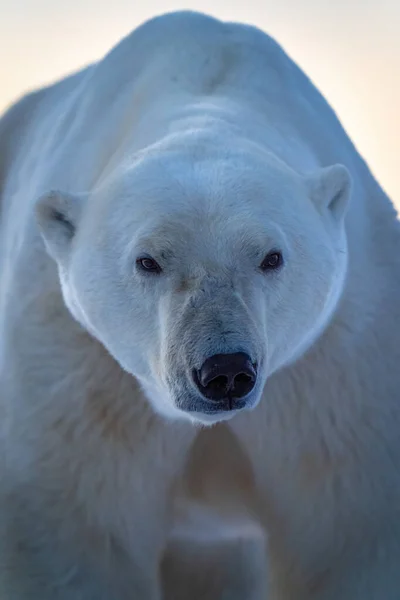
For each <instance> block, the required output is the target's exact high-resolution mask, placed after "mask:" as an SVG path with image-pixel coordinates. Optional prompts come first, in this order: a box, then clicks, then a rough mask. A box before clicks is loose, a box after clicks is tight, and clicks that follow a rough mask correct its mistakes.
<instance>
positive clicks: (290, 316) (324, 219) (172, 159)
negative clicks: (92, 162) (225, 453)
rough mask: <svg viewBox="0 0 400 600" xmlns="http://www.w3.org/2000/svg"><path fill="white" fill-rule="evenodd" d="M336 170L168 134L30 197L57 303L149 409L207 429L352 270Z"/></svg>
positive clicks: (343, 187) (305, 337) (322, 317)
mask: <svg viewBox="0 0 400 600" xmlns="http://www.w3.org/2000/svg"><path fill="white" fill-rule="evenodd" d="M350 187H351V183H350V176H349V173H348V171H347V170H346V168H345V167H343V166H341V165H333V166H329V167H325V168H319V169H317V170H316V171H315V172H313V173H311V174H307V175H304V174H301V175H300V174H298V173H297V172H295V171H293V170H292V169H290V168H289V167H288V166H287V165H286V164H284V163H282V162H281V161H280V160H279V159H277V158H276V157H275V156H274V155H272V154H271V153H269V152H267V151H266V150H265V149H263V148H260V147H259V146H257V145H255V144H252V143H249V142H245V141H243V140H241V141H240V143H236V144H234V143H229V144H225V145H224V144H221V143H219V142H218V140H213V139H212V136H211V137H207V136H201V135H198V134H195V133H193V132H192V133H191V134H190V135H187V136H186V137H185V136H183V134H179V135H177V134H175V135H172V134H171V136H170V137H167V138H166V139H164V140H163V141H162V142H159V143H157V144H154V145H153V146H151V147H149V148H147V149H146V150H145V151H142V152H140V153H139V154H136V155H135V156H133V157H132V158H131V159H127V160H126V162H125V163H124V164H120V165H119V166H118V167H117V168H116V169H115V170H114V171H113V172H112V174H111V175H110V176H109V177H108V178H107V179H106V180H105V182H104V183H103V184H102V185H101V186H99V187H98V188H96V189H95V190H93V191H92V192H90V193H88V194H85V195H71V194H67V193H63V192H58V191H57V192H52V193H49V194H47V195H45V196H44V197H42V198H41V199H40V200H39V201H38V203H37V217H38V222H39V227H40V230H41V233H42V236H43V238H44V241H45V245H46V247H47V250H48V252H49V254H50V255H51V256H52V257H53V258H54V259H55V261H56V262H57V265H58V271H59V276H60V282H61V288H62V293H63V297H64V300H65V304H66V306H67V307H68V309H69V310H70V312H71V313H72V315H73V316H74V317H75V319H76V320H78V321H79V323H80V324H81V325H82V326H83V327H84V328H86V329H87V330H88V331H89V332H90V333H91V334H92V335H93V336H94V337H96V338H97V339H98V340H99V341H100V342H101V343H102V344H103V345H104V346H105V347H106V348H107V349H108V350H109V352H110V353H111V354H112V356H114V358H115V359H116V360H117V361H118V362H119V363H120V365H121V366H122V367H123V368H124V369H125V370H126V371H128V372H129V373H131V374H132V375H133V376H135V377H136V378H137V379H138V380H139V382H140V383H141V385H142V387H143V389H144V392H145V394H146V395H147V398H148V400H149V401H150V402H151V403H152V405H153V407H154V408H155V410H156V411H157V412H159V413H162V414H164V415H166V416H168V417H171V418H180V417H181V418H182V417H183V418H188V419H190V420H192V421H195V422H201V423H214V422H217V421H220V420H223V419H227V418H230V417H232V416H234V415H235V414H237V413H238V412H239V411H242V410H245V409H250V408H252V407H254V406H255V405H257V403H258V402H259V401H260V398H261V396H262V391H263V387H264V385H265V382H266V380H267V378H268V377H270V376H271V375H272V374H273V373H274V372H275V371H276V370H278V369H281V368H282V367H284V366H285V365H288V364H290V363H292V362H293V361H295V360H296V359H297V358H298V357H299V356H301V355H302V354H303V353H304V352H305V351H306V350H307V348H309V346H310V345H311V344H312V343H313V342H314V341H315V340H316V338H318V337H319V336H320V334H321V333H322V332H323V330H324V328H325V327H326V326H327V324H328V321H329V320H330V318H331V316H332V314H333V312H334V310H335V307H336V305H337V303H338V300H339V298H340V296H341V293H342V289H343V285H344V280H345V275H346V267H347V246H346V237H345V231H344V223H343V222H344V215H345V212H346V206H347V203H348V198H349V195H350Z"/></svg>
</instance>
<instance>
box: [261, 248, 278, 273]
mask: <svg viewBox="0 0 400 600" xmlns="http://www.w3.org/2000/svg"><path fill="white" fill-rule="evenodd" d="M282 264H283V257H282V253H281V252H277V251H275V250H274V252H270V253H269V254H267V256H266V257H265V258H264V260H263V261H262V263H261V265H260V269H261V270H262V271H275V270H276V269H279V267H281V266H282Z"/></svg>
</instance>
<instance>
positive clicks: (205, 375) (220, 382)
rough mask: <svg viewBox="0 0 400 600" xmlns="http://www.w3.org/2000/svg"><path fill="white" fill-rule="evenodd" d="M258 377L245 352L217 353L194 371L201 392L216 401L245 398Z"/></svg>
mask: <svg viewBox="0 0 400 600" xmlns="http://www.w3.org/2000/svg"><path fill="white" fill-rule="evenodd" d="M256 377H257V373H256V370H255V367H254V366H253V364H252V362H251V359H250V356H248V355H247V354H245V353H244V352H236V353H235V354H215V355H214V356H211V357H210V358H207V360H206V361H205V362H204V363H203V365H202V367H201V368H200V369H199V371H195V372H194V380H195V382H196V385H197V387H198V388H199V390H200V392H201V393H202V394H203V396H205V397H206V398H208V399H209V400H214V401H219V400H224V399H226V398H243V397H244V396H246V395H247V394H248V393H249V392H250V391H251V390H252V389H253V387H254V384H255V382H256Z"/></svg>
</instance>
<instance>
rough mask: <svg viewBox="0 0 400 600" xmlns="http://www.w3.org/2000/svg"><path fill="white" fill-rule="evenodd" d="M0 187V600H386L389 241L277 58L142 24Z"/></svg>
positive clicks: (369, 185) (394, 332) (71, 91)
mask: <svg viewBox="0 0 400 600" xmlns="http://www.w3.org/2000/svg"><path fill="white" fill-rule="evenodd" d="M0 181H1V218H0V228H1V229H0V265H1V279H0V398H1V404H0V410H1V419H0V422H1V430H0V431H1V446H2V447H1V454H0V455H1V457H2V462H1V481H2V486H1V490H0V509H1V510H0V514H1V517H0V540H1V542H0V596H1V597H4V598H7V600H17V599H18V600H30V599H35V600H36V599H37V598H41V599H42V600H50V598H51V599H52V600H67V599H68V600H83V599H85V600H102V599H104V600H105V599H107V600H110V599H111V598H113V599H114V598H115V599H118V600H125V599H126V600H127V599H132V598H135V599H138V600H142V599H143V600H160V599H161V598H162V597H163V596H165V595H167V597H168V598H184V597H186V598H188V597H190V598H195V597H204V595H206V597H208V598H211V597H212V596H211V594H212V593H213V592H210V595H209V596H207V591H204V590H203V585H204V578H206V579H205V580H207V579H208V578H209V577H210V578H212V577H215V580H217V579H218V576H219V574H220V575H221V577H222V579H223V583H222V584H221V585H219V584H218V585H219V588H218V591H216V592H215V590H214V592H215V593H214V596H215V597H218V598H224V597H227V595H228V597H230V598H233V597H234V596H235V590H236V596H237V597H238V598H244V597H246V599H247V598H248V599H250V597H252V598H254V600H261V599H264V600H265V599H266V598H268V600H294V599H295V600H301V599H307V600H311V599H315V600H334V599H335V600H336V599H338V598H341V599H343V600H350V599H351V600H361V599H362V600H378V599H381V598H385V600H391V599H393V600H394V599H395V598H398V595H399V590H400V570H399V569H398V557H399V553H400V521H399V519H398V518H397V517H398V506H399V501H400V435H399V431H400V422H399V421H400V405H399V399H400V392H399V387H400V374H399V367H398V363H399V359H400V351H399V344H398V323H399V322H400V301H399V300H400V289H399V288H400V280H399V275H398V274H399V268H400V265H399V262H400V232H399V225H398V222H397V219H396V213H395V210H394V208H393V206H392V205H391V203H390V201H389V199H388V198H387V197H386V196H385V194H384V192H383V191H382V189H381V188H380V186H379V185H378V183H377V182H376V181H375V179H374V178H373V176H372V174H371V172H370V170H369V169H368V167H367V165H366V164H365V162H364V161H363V160H362V158H361V157H360V155H359V154H358V152H357V151H356V149H355V148H354V146H353V144H352V143H351V141H350V140H349V138H348V136H347V135H346V133H345V131H344V130H343V128H342V127H341V125H340V123H339V121H338V119H337V118H336V116H335V115H334V113H333V111H332V109H331V108H330V107H329V105H328V104H327V103H326V102H325V100H324V99H323V98H322V97H321V95H320V94H319V93H318V91H317V90H316V88H315V87H314V86H313V85H312V83H311V82H310V81H309V80H308V79H307V78H306V76H305V75H304V74H303V73H302V71H301V70H300V69H299V68H298V67H297V66H296V65H295V64H294V63H293V62H292V60H291V59H290V58H289V57H288V56H287V55H286V54H285V53H284V52H283V50H282V49H281V48H280V47H279V46H278V45H277V44H276V43H275V42H274V41H273V40H272V39H271V38H269V37H268V36H267V35H266V34H264V33H263V32H261V31H260V30H258V29H256V28H254V27H250V26H246V25H241V24H232V23H223V22H221V21H218V20H216V19H214V18H211V17H208V16H206V15H202V14H199V13H191V12H178V13H171V14H167V15H163V16H160V17H157V18H155V19H152V20H151V21H148V22H147V23H145V24H143V25H142V26H141V27H139V28H138V29H137V30H135V31H134V32H133V33H132V34H130V35H129V36H128V37H127V38H126V39H124V40H123V41H122V42H121V43H120V44H118V45H117V46H116V47H115V48H114V49H113V50H112V51H111V52H110V53H109V54H108V55H107V56H106V57H105V58H103V59H102V60H101V61H100V62H98V63H97V64H95V65H92V66H89V67H88V68H86V69H85V70H83V71H81V72H79V73H77V74H75V75H73V76H70V77H68V78H67V79H64V80H63V81H61V82H59V83H56V84H55V85H53V86H50V87H48V88H46V89H42V90H39V91H37V92H35V93H32V94H30V95H28V96H27V97H25V98H24V99H22V100H21V101H20V102H19V103H17V104H16V105H15V106H13V107H12V108H11V109H10V110H9V111H8V112H7V113H6V114H5V115H4V117H3V118H2V120H1V121H0ZM396 282H397V283H396ZM213 534H215V536H216V537H217V538H218V535H219V538H218V539H216V541H215V543H214V541H213V540H212V538H213ZM207 536H208V537H207ZM204 540H206V542H207V544H209V545H208V546H207V544H206V545H205V546H204V544H203V542H204ZM230 540H231V541H232V543H230ZM235 544H236V545H235ZM196 548H197V550H196ZM208 548H209V550H208ZM218 548H220V549H221V554H219V553H218V552H217V549H218ZM243 549H246V551H243ZM247 549H248V550H249V552H247ZM218 557H219V560H218ZM246 557H249V560H248V564H247V565H246ZM218 563H219V564H218ZM219 568H220V570H219ZM202 569H203V571H202ZM241 569H242V571H241V573H240V570H241ZM249 572H251V573H252V577H251V578H252V579H254V581H253V582H250V583H252V584H253V585H250V586H248V588H246V585H247V583H249V582H247V583H246V581H245V580H246V573H247V574H248V573H249ZM202 573H203V582H202V581H201V578H202ZM238 576H239V579H240V578H241V581H242V583H243V586H244V588H243V589H248V591H243V589H242V590H241V588H240V585H239V584H238V586H237V587H236V584H235V590H232V589H231V588H232V586H230V582H232V581H233V580H234V578H235V577H236V578H237V577H238ZM267 577H268V579H267ZM224 578H225V579H224ZM256 580H257V581H256ZM199 582H200V583H199ZM239 583H240V582H239ZM185 586H189V589H188V587H186V588H185ZM217 587H218V586H217ZM190 588H191V589H190ZM200 588H202V589H201V590H200ZM250 588H251V589H250ZM184 590H186V591H184ZM227 590H228V591H227ZM240 590H241V591H240ZM196 594H197V595H198V596H196ZM201 594H204V595H203V596H201ZM224 594H225V595H224Z"/></svg>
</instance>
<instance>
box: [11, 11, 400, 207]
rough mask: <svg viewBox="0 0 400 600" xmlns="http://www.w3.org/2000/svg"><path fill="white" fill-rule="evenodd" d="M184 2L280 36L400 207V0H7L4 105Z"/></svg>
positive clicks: (104, 49) (51, 79)
mask: <svg viewBox="0 0 400 600" xmlns="http://www.w3.org/2000/svg"><path fill="white" fill-rule="evenodd" d="M182 8H187V9H195V10H201V11H203V12H208V13H210V14H212V15H214V16H217V17H220V18H222V19H226V20H240V21H245V22H248V23H252V24H254V25H257V26H258V27H260V28H261V29H264V30H265V31H266V32H267V33H269V34H270V35H272V36H273V37H275V38H276V39H277V41H278V42H280V43H281V44H282V45H283V47H284V48H285V50H286V51H287V52H288V53H289V54H290V56H291V57H292V58H294V59H295V60H296V62H297V63H298V64H299V65H300V66H301V67H302V68H303V69H304V70H305V71H306V73H307V74H308V75H309V76H310V77H311V79H312V80H313V81H314V83H315V84H316V85H317V87H318V88H319V89H320V90H321V91H322V93H323V94H324V95H325V97H326V98H327V99H328V101H329V102H330V103H331V105H332V106H333V108H334V109H335V110H336V112H337V113H338V115H339V118H340V119H341V120H342V123H343V124H344V126H345V128H346V129H347V131H348V133H349V134H350V136H351V137H352V139H353V141H354V142H355V143H356V146H357V148H358V149H359V151H360V152H361V154H362V155H363V156H364V157H365V158H366V159H367V161H368V163H369V165H370V167H371V168H372V170H373V172H374V174H375V175H376V176H377V178H378V180H379V182H380V183H381V185H382V186H383V187H384V188H385V189H386V191H387V192H388V193H389V195H390V196H391V197H392V199H393V201H394V202H395V203H396V204H397V206H399V207H400V164H399V162H400V161H399V156H400V116H399V112H400V0H335V1H332V0H246V1H245V2H239V1H238V0H237V2H236V4H234V0H231V1H230V2H229V1H228V0H202V1H200V0H187V1H186V2H185V3H181V2H180V1H179V0H145V1H139V2H136V3H135V2H134V1H133V0H109V1H106V0H0V110H2V109H3V108H5V106H6V105H7V104H9V103H10V102H11V101H12V100H14V99H15V98H17V97H18V96H19V95H21V94H23V93H24V92H25V91H27V90H28V89H30V88H32V87H37V86H40V85H42V84H45V83H47V82H50V81H53V80H54V79H57V78H60V77H62V76H64V75H66V74H67V73H68V72H70V71H72V70H76V69H77V68H79V67H81V66H83V65H85V64H87V63H88V62H91V61H93V60H97V59H99V58H101V56H102V55H103V54H104V53H106V52H107V51H108V50H109V49H110V48H111V47H112V46H113V45H114V44H115V43H116V42H118V40H119V39H120V38H121V37H122V36H123V35H125V34H127V33H128V32H129V31H130V30H131V29H133V28H134V27H136V26H137V25H138V24H139V23H141V22H142V21H143V20H145V19H147V18H150V17H152V16H154V15H156V14H160V13H162V12H167V11H171V10H177V9H182Z"/></svg>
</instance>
